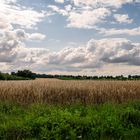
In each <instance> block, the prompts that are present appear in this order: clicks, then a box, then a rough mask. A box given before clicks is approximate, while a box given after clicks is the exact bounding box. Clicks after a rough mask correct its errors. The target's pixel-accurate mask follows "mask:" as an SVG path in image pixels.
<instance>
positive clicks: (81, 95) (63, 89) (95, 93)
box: [0, 79, 140, 105]
mask: <svg viewBox="0 0 140 140" xmlns="http://www.w3.org/2000/svg"><path fill="white" fill-rule="evenodd" d="M0 100H1V101H5V100H6V101H7V100H8V101H13V102H16V103H20V104H22V105H24V104H25V105H26V104H31V103H47V104H62V105H63V104H73V103H82V104H84V105H87V104H88V105H89V104H101V103H106V102H116V103H123V102H126V101H135V100H140V81H82V80H81V81H72V80H71V81H66V80H58V79H47V80H46V79H37V80H30V81H20V82H19V81H1V82H0Z"/></svg>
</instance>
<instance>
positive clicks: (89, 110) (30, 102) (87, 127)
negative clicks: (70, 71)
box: [0, 79, 140, 140]
mask: <svg viewBox="0 0 140 140" xmlns="http://www.w3.org/2000/svg"><path fill="white" fill-rule="evenodd" d="M0 101H1V102H0V139H2V140H21V139H24V140H26V139H27V140H29V139H31V140H40V139H41V140H49V139H50V140H55V139H56V140H57V139H58V140H61V139H64V140H65V139H69V140H76V139H82V140H94V139H95V140H96V139H97V140H98V139H99V140H100V139H101V140H103V139H106V140H114V139H116V140H118V139H126V140H127V139H132V140H134V139H136V140H138V139H139V137H140V81H87V80H86V81H82V80H81V81H80V80H78V81H74V80H58V79H47V80H46V79H37V80H29V81H0Z"/></svg>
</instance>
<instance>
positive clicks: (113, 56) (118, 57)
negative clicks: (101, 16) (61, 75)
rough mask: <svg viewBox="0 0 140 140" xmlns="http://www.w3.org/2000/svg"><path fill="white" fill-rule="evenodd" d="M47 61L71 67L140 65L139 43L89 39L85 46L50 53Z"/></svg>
mask: <svg viewBox="0 0 140 140" xmlns="http://www.w3.org/2000/svg"><path fill="white" fill-rule="evenodd" d="M47 63H48V65H54V66H59V67H73V69H74V68H81V69H92V68H93V69H95V68H102V67H103V66H104V65H107V64H125V65H136V66H140V44H135V43H132V42H131V41H129V40H127V39H123V38H109V39H101V40H94V39H91V40H90V41H89V42H88V43H87V45H86V46H85V47H78V48H65V49H63V50H61V51H60V52H57V53H52V54H50V55H49V57H48V60H47Z"/></svg>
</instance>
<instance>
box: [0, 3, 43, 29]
mask: <svg viewBox="0 0 140 140" xmlns="http://www.w3.org/2000/svg"><path fill="white" fill-rule="evenodd" d="M45 16H46V13H45V12H38V11H35V10H33V9H31V8H25V7H23V6H20V5H19V4H17V3H16V1H15V0H6V1H4V0H2V1H1V4H0V27H1V28H4V27H5V28H7V27H9V28H10V29H11V27H12V26H13V25H18V26H20V27H22V28H34V27H35V26H36V25H37V23H39V22H41V21H42V20H43V18H44V17H45ZM5 25H6V26H5Z"/></svg>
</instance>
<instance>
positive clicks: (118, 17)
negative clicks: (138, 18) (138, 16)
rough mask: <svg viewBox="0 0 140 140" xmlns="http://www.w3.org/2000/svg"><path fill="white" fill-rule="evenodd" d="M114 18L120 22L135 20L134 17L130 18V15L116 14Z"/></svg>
mask: <svg viewBox="0 0 140 140" xmlns="http://www.w3.org/2000/svg"><path fill="white" fill-rule="evenodd" d="M114 18H115V20H116V21H117V22H119V23H132V22H133V19H130V18H129V16H128V15H120V14H115V15H114Z"/></svg>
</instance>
